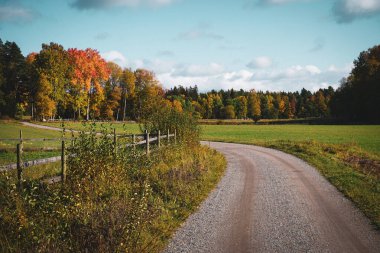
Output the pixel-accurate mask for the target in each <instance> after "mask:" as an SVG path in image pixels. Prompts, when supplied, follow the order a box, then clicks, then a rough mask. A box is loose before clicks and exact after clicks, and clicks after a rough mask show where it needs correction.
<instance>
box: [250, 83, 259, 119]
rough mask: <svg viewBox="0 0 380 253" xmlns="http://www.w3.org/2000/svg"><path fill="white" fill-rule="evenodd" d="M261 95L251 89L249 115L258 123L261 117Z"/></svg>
mask: <svg viewBox="0 0 380 253" xmlns="http://www.w3.org/2000/svg"><path fill="white" fill-rule="evenodd" d="M260 106H261V103H260V97H259V95H258V94H257V93H256V91H255V90H251V92H250V93H249V95H248V116H249V117H250V118H251V119H253V120H254V121H255V123H257V121H259V120H260V117H261V108H260Z"/></svg>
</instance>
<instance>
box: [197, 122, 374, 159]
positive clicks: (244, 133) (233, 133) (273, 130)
mask: <svg viewBox="0 0 380 253" xmlns="http://www.w3.org/2000/svg"><path fill="white" fill-rule="evenodd" d="M202 139H204V140H213V141H227V142H239V143H248V144H258V145H262V144H265V143H267V142H273V141H280V140H281V141H292V142H299V141H317V142H320V143H327V144H352V145H357V146H358V147H360V148H362V149H363V150H365V151H368V152H373V153H375V154H377V155H380V126H378V125H377V126H376V125H370V126H362V125H349V126H346V125H203V126H202Z"/></svg>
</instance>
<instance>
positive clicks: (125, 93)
mask: <svg viewBox="0 0 380 253" xmlns="http://www.w3.org/2000/svg"><path fill="white" fill-rule="evenodd" d="M126 107H127V92H126V91H124V106H123V121H124V120H125V108H126Z"/></svg>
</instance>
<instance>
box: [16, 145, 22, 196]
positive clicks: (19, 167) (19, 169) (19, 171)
mask: <svg viewBox="0 0 380 253" xmlns="http://www.w3.org/2000/svg"><path fill="white" fill-rule="evenodd" d="M21 155H22V144H21V143H17V180H18V182H17V186H18V189H19V190H22V165H21V163H22V161H21Z"/></svg>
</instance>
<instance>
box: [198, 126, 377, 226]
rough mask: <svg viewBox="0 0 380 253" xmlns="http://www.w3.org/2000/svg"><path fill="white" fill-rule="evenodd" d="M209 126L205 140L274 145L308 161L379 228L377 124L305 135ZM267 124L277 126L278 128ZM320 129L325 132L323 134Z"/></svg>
mask: <svg viewBox="0 0 380 253" xmlns="http://www.w3.org/2000/svg"><path fill="white" fill-rule="evenodd" d="M207 127H208V128H206V131H204V132H203V138H202V139H205V140H211V141H212V140H213V141H224V142H233V143H243V144H253V145H259V146H264V147H269V148H274V149H278V150H282V151H284V152H286V153H290V154H293V155H295V156H297V157H299V158H301V159H303V160H305V161H307V162H308V163H309V164H311V165H312V166H314V167H315V168H317V169H318V170H319V171H320V173H321V174H322V175H323V176H324V177H326V178H327V179H328V180H329V181H330V182H331V183H332V184H333V185H334V186H335V187H336V188H337V189H338V190H340V191H341V192H342V193H343V194H344V195H345V196H346V197H348V198H349V199H351V200H352V201H353V203H355V205H356V206H357V207H358V208H359V209H360V210H362V211H363V213H364V214H365V215H366V216H367V217H368V218H369V219H370V220H371V221H372V222H373V224H374V225H375V226H376V227H377V228H378V229H380V154H379V152H378V150H379V145H378V139H376V136H378V134H379V132H378V131H379V127H378V126H368V127H366V126H341V127H340V128H336V129H334V126H332V127H333V128H332V129H331V128H330V129H329V127H331V126H310V127H311V128H306V129H304V130H303V135H302V134H301V133H302V132H301V131H300V132H299V134H298V133H297V132H298V131H297V126H265V128H266V129H263V132H260V131H257V130H258V129H257V128H256V129H254V130H251V131H249V130H248V131H243V130H242V129H241V128H242V127H245V126H234V128H231V127H230V128H229V129H228V130H227V129H223V128H220V127H221V126H218V127H219V128H218V129H216V130H215V131H210V128H209V127H214V126H207ZM256 127H257V126H256ZM267 127H269V128H272V127H274V128H275V130H276V131H274V130H273V129H268V128H267ZM315 127H322V128H319V129H318V128H315ZM237 128H240V131H238V129H237ZM281 128H282V131H283V133H282V134H281V133H280V130H281ZM204 129H205V128H204ZM313 130H314V131H313ZM321 130H324V131H325V134H324V135H323V134H322V133H321ZM309 132H310V133H311V134H309ZM322 132H323V131H322ZM334 132H336V133H337V135H335V134H333V133H334ZM360 133H361V134H360ZM289 136H292V137H289ZM370 136H372V138H374V139H375V140H373V139H372V140H371V139H370ZM286 137H288V138H289V139H287V138H286ZM280 138H284V139H285V140H281V139H280ZM345 141H346V142H345ZM344 142H345V143H344Z"/></svg>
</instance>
